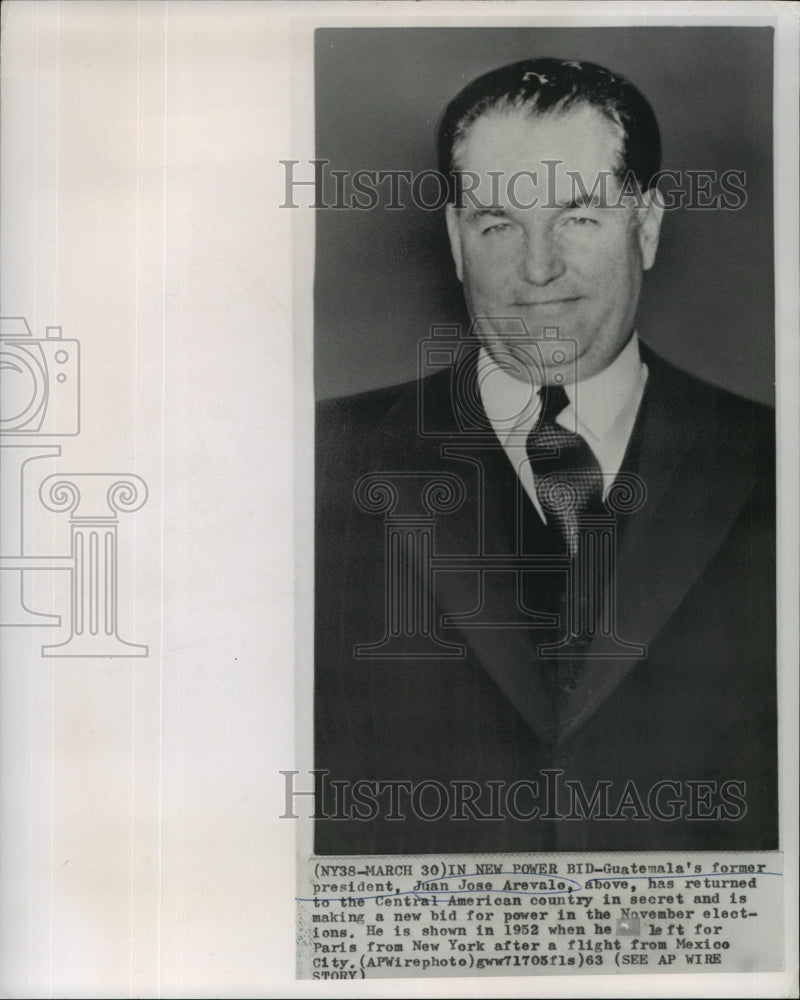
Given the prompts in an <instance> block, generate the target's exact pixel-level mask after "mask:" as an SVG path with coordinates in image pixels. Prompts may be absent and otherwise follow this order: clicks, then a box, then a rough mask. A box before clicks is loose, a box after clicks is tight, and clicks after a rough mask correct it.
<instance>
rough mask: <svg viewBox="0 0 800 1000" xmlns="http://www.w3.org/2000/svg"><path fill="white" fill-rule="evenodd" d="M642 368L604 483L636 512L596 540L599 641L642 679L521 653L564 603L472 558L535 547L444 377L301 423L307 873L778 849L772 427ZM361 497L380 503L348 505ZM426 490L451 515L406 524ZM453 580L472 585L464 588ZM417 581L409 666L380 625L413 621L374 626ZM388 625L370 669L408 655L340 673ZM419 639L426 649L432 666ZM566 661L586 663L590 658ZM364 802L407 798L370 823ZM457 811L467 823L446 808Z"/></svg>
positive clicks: (552, 633)
mask: <svg viewBox="0 0 800 1000" xmlns="http://www.w3.org/2000/svg"><path fill="white" fill-rule="evenodd" d="M643 356H644V360H645V361H646V363H647V365H648V367H649V378H648V381H647V385H646V389H645V394H644V398H643V401H642V404H641V407H640V411H639V413H638V416H637V420H636V423H635V426H634V430H633V434H632V437H631V441H630V444H629V446H628V449H627V452H626V455H625V459H624V462H623V466H622V471H623V472H626V473H632V474H635V475H636V476H638V477H639V479H640V481H641V482H643V483H644V485H645V487H646V493H647V496H646V501H645V502H644V504H643V505H642V506H641V507H640V509H638V510H636V511H635V512H633V513H630V514H629V515H627V516H624V515H622V516H620V517H618V518H617V525H616V530H617V534H618V539H617V545H616V549H617V552H616V557H617V558H616V570H615V581H616V584H615V585H616V601H617V612H616V619H617V629H616V634H617V636H618V637H620V638H621V639H622V640H625V641H626V642H630V643H633V644H639V645H640V646H641V647H642V651H643V655H636V656H633V657H631V656H616V655H607V656H606V657H605V658H597V657H590V658H588V659H580V660H575V661H572V662H571V663H570V662H568V663H567V664H566V665H564V664H562V665H561V668H560V671H559V670H557V671H556V672H555V673H554V672H553V669H552V668H553V661H552V659H550V658H548V657H545V656H543V655H541V653H540V651H539V649H540V645H541V643H542V642H543V640H545V639H548V638H549V639H553V638H554V637H556V636H557V635H558V634H559V628H560V627H562V626H563V616H562V618H561V619H560V620H559V622H558V625H557V627H555V628H554V627H552V626H551V627H550V628H548V627H537V628H531V627H530V622H531V615H530V612H532V611H539V612H542V613H544V614H547V613H550V614H554V613H555V614H559V613H561V612H559V611H558V608H559V605H558V602H555V603H553V602H552V601H548V596H547V595H548V593H554V592H557V591H559V589H561V590H562V591H563V587H561V588H559V581H563V580H565V579H567V578H566V577H565V576H564V574H563V572H560V571H559V570H558V569H557V568H556V569H551V570H549V571H547V570H544V571H538V572H526V573H524V574H522V576H520V572H519V571H516V572H512V571H508V570H507V569H506V570H503V568H502V567H503V561H502V559H499V560H498V559H497V558H495V559H494V561H493V562H492V561H491V560H490V559H489V557H492V556H494V557H498V556H502V555H503V554H506V555H511V556H514V555H515V554H516V555H519V554H520V553H523V552H527V553H536V552H537V551H538V552H541V553H546V552H548V551H550V548H549V546H550V545H551V542H552V539H551V538H548V536H547V534H546V531H545V530H544V529H543V528H542V527H541V520H540V519H539V518H538V517H537V515H536V513H535V511H534V510H533V507H532V505H531V504H530V501H529V500H528V498H527V496H526V495H525V494H524V492H523V491H522V490H521V488H520V486H519V481H518V478H517V476H516V474H515V471H514V470H513V468H512V467H511V464H510V463H509V461H508V460H507V458H506V456H505V454H504V452H503V451H502V449H501V448H500V446H499V443H498V442H497V440H496V438H494V437H493V435H491V433H487V432H488V431H489V425H488V422H487V421H486V418H485V416H483V415H482V413H481V411H480V406H479V405H477V406H475V405H474V404H475V398H476V397H475V396H474V395H473V396H471V397H470V394H469V393H467V394H466V395H465V393H464V385H465V384H468V381H469V380H468V379H467V382H466V383H465V382H464V380H463V379H461V378H460V377H459V379H457V376H456V374H454V370H453V369H448V370H444V371H441V372H439V373H437V374H434V375H432V376H429V377H428V378H426V379H424V380H421V381H420V382H419V383H408V384H405V385H400V386H396V387H392V388H389V389H384V390H379V391H376V392H370V393H365V394H361V395H358V396H355V397H351V398H348V399H341V400H334V401H330V402H327V403H324V404H321V406H320V408H319V423H318V429H317V438H316V455H317V478H316V489H317V525H316V664H315V761H316V765H315V766H316V768H317V769H320V770H322V771H325V772H327V773H326V774H325V775H324V776H319V780H320V782H322V783H325V782H327V783H328V784H327V785H325V787H324V791H325V794H324V796H322V795H319V796H318V801H317V809H318V813H319V814H320V818H318V820H317V823H316V841H315V848H316V850H317V851H318V852H320V853H365V854H368V853H384V852H388V853H405V852H408V853H413V852H450V851H540V850H560V851H591V850H598V851H599V850H662V849H663V850H679V849H680V850H688V849H692V848H693V849H722V850H733V849H769V848H776V847H777V846H778V836H777V746H776V742H777V739H776V665H775V494H774V489H775V470H774V415H773V413H772V412H771V411H769V410H767V409H765V408H764V407H761V406H759V405H757V404H755V403H752V402H749V401H747V400H744V399H741V398H738V397H735V396H733V395H731V394H729V393H727V392H725V391H723V390H720V389H718V388H715V387H713V386H710V385H708V384H705V383H702V382H700V381H698V380H696V379H694V378H692V377H690V376H688V375H686V374H685V373H683V372H680V371H678V370H677V369H675V368H673V367H672V366H670V365H668V364H667V363H666V362H665V361H663V360H662V359H660V358H658V357H657V356H656V355H654V354H653V353H652V352H651V351H649V350H648V349H647V348H646V347H644V346H643ZM467 371H469V369H467ZM457 381H458V384H456V382H457ZM473 388H474V387H473ZM468 397H469V398H468ZM375 473H385V474H386V476H384V477H383V478H388V479H389V480H390V482H391V483H392V484H393V485H392V486H391V487H389V488H386V487H384V488H383V492H381V487H380V485H379V484H378V483H376V481H375V478H374V477H373V479H371V480H370V479H367V480H362V477H364V476H370V474H375ZM443 473H449V474H450V477H451V478H448V479H447V480H446V483H445V485H444V486H443V487H442V489H441V490H440V494H439V499H440V501H441V502H440V503H439V504H438V506H439V507H440V508H448V504H447V497H446V496H445V494H446V493H447V489H448V488H452V489H455V490H456V491H457V492H458V491H459V490H460V492H461V493H463V496H458V497H455V498H452V497H451V499H453V503H452V504H450V505H449V507H450V508H452V509H448V510H446V512H439V513H437V514H436V516H435V518H431V517H430V516H429V515H430V507H431V496H430V494H429V495H427V501H428V505H427V506H426V505H425V503H423V502H422V501H420V500H419V497H420V496H421V495H422V491H423V490H424V487H425V484H426V483H431V482H433V479H434V478H435V477H436V476H437V475H438V476H440V477H441V475H442V474H443ZM378 478H380V477H378ZM359 481H361V486H360V492H359V491H358V490H357V484H358V483H359ZM454 483H455V485H454ZM459 483H460V484H461V485H460V487H459V486H458V484H459ZM354 490H356V492H357V496H355V495H354ZM392 490H394V491H395V494H396V495H395V496H394V498H393V500H394V508H393V510H388V509H387V506H386V505H387V503H388V500H389V494H391V492H392ZM415 497H416V498H417V499H416V500H415ZM459 500H460V505H459V503H458V501H459ZM415 504H416V506H415ZM433 506H434V507H436V506H437V503H436V497H434V498H433ZM387 515H389V516H390V523H387V520H386V519H387ZM537 525H538V527H537ZM392 527H394V529H396V530H395V532H394V535H393V536H392V532H391V530H390V529H391V528H392ZM404 531H405V535H404V534H403V532H404ZM410 535H413V536H414V538H415V539H416V540H417V541H416V542H414V541H413V540H412V541H408V546H409V548H407V549H404V548H403V546H404V545H405V544H406V543H405V542H404V541H403V538H406V540H408V538H409V537H410ZM421 535H426V537H427V538H428V540H429V542H430V546H429V549H428V551H427V552H426V551H425V550H424V544H426V543H419V538H420V536H421ZM390 536H392V537H394V541H387V539H389V538H390ZM398 539H399V541H398ZM392 546H395V547H394V549H392ZM398 546H399V547H398ZM420 552H422V553H423V554H422V555H420V554H419V553H420ZM459 556H461V557H466V562H465V563H464V565H463V568H462V569H459V568H458V563H457V558H458V557H459ZM476 556H477V557H480V558H483V559H484V561H486V560H489V561H486V566H487V567H490V568H492V571H491V572H488V573H484V574H483V576H481V574H480V573H479V570H478V568H477V566H476V559H475V558H474V557H476ZM429 557H430V558H432V559H433V562H432V563H431V564H430V566H431V567H432V568H431V569H429V570H428V571H427V572H428V577H432V578H433V582H434V595H435V604H434V605H433V607H432V609H431V614H432V619H431V621H428V622H427V627H428V634H427V636H426V637H423V638H424V639H425V641H424V642H422V643H421V645H420V643H419V642H418V640H419V636H418V635H417V636H414V635H412V634H411V633H412V632H414V628H411V627H410V626H409V623H408V620H406V619H404V618H403V614H406V615H408V614H411V615H412V617H413V614H414V613H415V612H414V609H412V611H411V612H409V611H407V610H403V608H401V609H400V611H399V618H397V615H398V606H397V601H398V600H400V598H399V597H398V594H400V595H401V596H402V595H405V597H407V598H408V599H409V600H412V599H414V598H413V595H414V594H417V595H418V594H419V574H420V572H426V570H425V566H424V565H423V566H422V568H421V566H420V563H425V560H426V559H428V558H429ZM480 558H478V559H477V563H478V564H479V563H480ZM388 562H392V565H393V566H395V570H396V572H395V579H394V581H393V584H389V583H387V563H388ZM426 565H427V564H426ZM520 565H521V564H520ZM398 567H399V569H398ZM520 581H522V582H520ZM405 597H403V600H405ZM416 599H418V600H419V599H420V598H419V597H417V598H416ZM392 601H394V602H395V606H389V605H391V603H392ZM407 603H408V601H406V604H407ZM423 603H424V601H423ZM415 610H416V613H417V619H416V621H417V622H418V621H419V620H420V619H419V616H420V615H421V616H422V618H423V619H424V617H425V609H424V608H416V609H415ZM562 611H563V609H562ZM470 613H472V616H471V617H470ZM393 614H394V615H395V616H396V617H395V619H392V615H393ZM504 614H505V615H506V617H505V618H504V617H503V615H504ZM448 616H450V617H448ZM452 616H455V619H453V617H452ZM465 619H469V620H465ZM387 620H394V621H395V624H397V622H398V621H400V626H399V634H398V635H396V636H394V637H392V636H389V637H388V638H389V639H390V640H393V641H392V642H390V643H388V644H387V643H384V645H383V647H382V651H383V652H384V653H386V652H390V653H391V652H394V653H395V654H396V653H398V651H399V652H400V653H401V654H402V653H403V652H406V653H407V654H409V655H408V656H406V657H403V656H402V655H401V656H394V657H379V656H375V655H371V653H370V650H369V649H366V650H365V649H364V648H363V647H365V646H369V645H370V644H371V643H372V644H374V643H378V644H380V641H381V640H382V639H384V638H386V637H387ZM454 620H455V622H458V623H459V624H453V621H454ZM550 621H551V623H552V621H553V619H552V618H551V619H550ZM492 622H494V625H492V624H491V623H492ZM476 623H477V624H482V625H483V627H476ZM487 623H489V624H488V625H487ZM396 631H398V630H397V629H396ZM418 631H419V629H417V632H418ZM404 633H405V637H404ZM431 636H434V638H435V641H438V642H439V643H441V644H449V645H448V646H445V645H442V646H440V648H439V652H438V653H437V652H436V650H435V649H434V651H433V653H434V654H435V655H432V654H431ZM404 643H405V646H404ZM358 647H360V652H359V653H358V654H355V653H354V650H356V649H357V648H358ZM451 647H452V648H451ZM454 649H455V651H456V652H458V650H459V649H460V650H461V652H462V653H463V655H461V656H458V655H456V656H452V655H448V654H451V653H453V651H454ZM375 651H376V648H375V647H374V646H373V652H375ZM380 651H381V648H378V649H377V652H380ZM591 651H594V652H599V653H603V652H606V653H608V649H607V648H605V647H604V645H603V640H602V638H601V637H598V638H597V639H596V641H595V643H594V645H592V646H590V647H589V652H591ZM612 653H613V651H612ZM411 654H418V655H411ZM440 654H442V655H440ZM553 678H555V680H554V679H553ZM565 678H566V679H565ZM333 781H341V782H344V783H345V784H342V785H339V786H334V785H332V784H330V783H331V782H333ZM365 781H366V782H372V783H373V784H371V785H370V784H366V785H365V784H363V782H365ZM389 781H401V782H409V783H410V786H404V788H403V789H400V787H399V786H398V790H397V793H396V794H397V796H398V798H397V801H396V802H395V803H394V811H393V814H392V808H391V806H392V803H391V802H390V800H389V797H388V792H387V788H388V786H387V785H386V784H385V783H386V782H389ZM357 782H362V784H361V785H359V786H356V783H357ZM377 782H384V784H383V785H380V786H379V785H377V784H375V783H377ZM424 782H428V783H429V784H428V785H426V786H423V785H422V783H424ZM431 782H438V783H439V786H437V785H434V784H430V783H431ZM492 782H494V783H495V785H494V786H492V785H491V783H492ZM516 782H522V783H523V784H518V785H515V784H514V783H516ZM529 782H536V783H537V784H536V785H535V786H533V785H530V784H528V783H529ZM467 783H471V784H470V785H468V784H467ZM629 783H632V785H631V784H629ZM337 787H338V791H337ZM409 787H410V788H411V789H412V792H413V790H414V789H416V794H417V798H416V800H414V801H413V802H412V798H411V793H410V792H409V791H408V789H409ZM476 788H477V790H478V791H479V792H480V796H481V797H480V798H479V799H476V800H475V801H476V802H477V803H478V805H477V806H475V807H474V808H472V807H470V806H469V805H465V804H464V798H465V797H466V798H467V799H470V798H471V797H473V796H477V794H478V791H476ZM492 788H494V793H492ZM510 788H511V790H512V791H513V790H514V789H516V792H515V793H514V794H513V795H512V794H510V792H509V789H510ZM441 789H444V793H443V792H442V791H441ZM554 789H556V791H554ZM576 789H579V791H576ZM319 790H320V792H321V791H323V784H320V786H319ZM354 794H355V798H356V800H358V799H359V798H360V802H361V804H360V805H359V804H358V801H355V803H354V799H353V795H354ZM443 794H444V796H445V799H446V801H445V803H444V806H445V809H446V812H445V814H444V815H440V814H441V811H442V810H441V808H440V807H441V802H442V795H443ZM492 794H495V796H496V797H495V799H492V798H491V795H492ZM337 795H338V796H339V797H338V798H337ZM459 796H460V797H461V798H460V799H459ZM576 796H577V797H576ZM593 796H595V798H594V800H593V798H592V797H593ZM370 801H377V802H378V803H379V808H377V810H376V809H375V808H373V807H371V806H370V804H369V802H370ZM415 805H416V807H417V808H416V811H417V812H422V813H424V814H425V815H424V816H422V817H421V816H416V815H414V811H415V809H414V806H415ZM537 810H538V811H537ZM376 812H377V815H375V813H376ZM323 816H324V817H326V818H323ZM397 816H402V817H403V818H395V817H397ZM425 817H427V818H425ZM484 817H487V818H484Z"/></svg>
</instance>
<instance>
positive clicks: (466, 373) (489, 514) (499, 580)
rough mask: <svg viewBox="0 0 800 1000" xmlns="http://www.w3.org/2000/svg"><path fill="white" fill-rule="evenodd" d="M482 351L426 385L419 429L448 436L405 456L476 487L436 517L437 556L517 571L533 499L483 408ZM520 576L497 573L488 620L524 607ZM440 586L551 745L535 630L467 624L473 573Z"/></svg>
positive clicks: (438, 576)
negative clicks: (525, 514)
mask: <svg viewBox="0 0 800 1000" xmlns="http://www.w3.org/2000/svg"><path fill="white" fill-rule="evenodd" d="M477 354H478V351H477V347H476V346H475V345H471V344H470V345H467V349H466V350H465V351H464V352H463V354H462V357H461V359H460V360H459V362H458V363H457V364H456V366H455V367H454V368H453V369H450V370H449V372H442V373H441V374H437V375H434V376H432V377H431V379H430V380H428V384H427V385H425V386H423V385H422V384H421V383H420V392H421V396H420V398H419V400H418V406H417V412H418V413H420V414H421V415H422V420H421V424H420V425H419V426H424V427H425V428H426V429H428V430H430V429H437V430H439V431H440V432H441V433H439V434H433V435H431V436H430V438H429V439H428V440H427V441H423V442H421V441H420V439H419V438H418V439H417V442H416V445H415V448H417V454H416V455H415V456H414V457H411V456H408V455H406V458H405V461H406V463H408V462H409V461H413V462H414V463H415V465H417V466H418V467H421V468H422V469H424V468H432V467H436V468H438V469H442V468H446V469H447V471H448V472H451V473H454V474H456V475H460V476H461V477H463V479H464V481H465V483H468V484H469V487H468V489H467V497H466V501H465V504H464V506H463V508H462V509H461V510H459V511H458V512H456V513H455V514H450V515H447V516H444V517H439V518H437V521H436V528H435V543H434V544H435V550H434V551H435V554H436V555H437V556H441V555H444V556H454V557H455V559H454V563H455V561H456V560H457V559H458V558H459V557H467V558H471V557H475V558H472V559H471V561H472V565H473V567H474V565H475V564H476V562H479V561H480V557H482V556H501V557H502V556H507V557H508V562H509V565H510V566H512V567H513V557H514V556H515V555H517V554H518V553H519V537H520V536H519V530H520V520H521V516H522V506H521V505H523V504H529V501H528V499H527V496H526V495H525V494H524V491H523V490H522V487H521V485H520V482H519V478H518V476H517V474H516V471H515V470H514V468H513V466H512V465H511V463H510V462H509V460H508V458H507V456H506V454H505V451H504V450H503V449H502V447H501V445H500V442H499V441H498V439H497V437H496V435H495V433H494V431H493V430H492V426H491V423H490V421H489V420H488V418H487V416H486V414H485V411H484V410H483V405H482V403H481V398H480V391H479V387H478V385H477V379H476V369H477V366H476V361H477ZM434 380H436V383H434ZM437 383H438V384H437ZM429 390H430V391H429ZM426 394H427V395H426ZM387 426H388V427H399V422H398V421H397V420H396V419H392V417H391V416H390V417H389V419H388V420H387ZM420 446H421V447H420ZM420 459H421V463H420ZM517 576H518V573H515V572H514V570H513V568H512V569H510V570H509V571H508V572H494V573H491V574H490V577H491V579H490V580H489V581H488V582H487V594H486V602H485V603H484V605H483V610H484V611H486V613H487V615H488V616H489V617H491V611H492V608H497V609H498V610H500V609H502V611H503V612H504V613H505V614H508V610H509V609H514V608H517V607H518V601H519V593H518V586H517ZM434 584H435V596H436V603H437V605H438V607H439V609H440V611H441V612H442V613H443V615H444V617H445V620H447V618H449V617H452V618H454V619H455V621H453V623H452V624H451V625H450V626H449V627H452V628H453V629H455V630H456V631H458V632H459V634H460V636H461V637H462V638H463V640H464V641H465V642H466V644H467V647H468V649H469V650H470V651H471V653H472V654H473V656H474V657H475V658H476V659H477V660H478V662H479V663H480V665H481V667H482V668H483V669H484V670H485V671H486V672H487V673H488V674H489V676H490V677H491V678H492V679H493V680H494V682H495V683H496V684H497V686H498V688H499V689H500V690H501V691H502V692H503V694H504V695H505V696H506V698H507V699H508V700H509V701H510V702H511V704H512V705H513V706H514V708H515V709H516V710H517V712H519V714H520V715H521V716H522V717H523V718H524V719H525V721H526V722H527V724H528V725H529V726H530V728H531V729H532V730H533V731H534V732H535V733H536V734H537V735H538V737H539V738H540V739H541V740H543V741H544V742H548V743H549V742H552V740H553V738H554V729H555V718H554V713H553V707H552V703H551V700H550V699H549V697H548V695H547V692H546V690H545V688H544V683H543V679H542V676H541V671H540V670H538V669H536V666H537V665H536V663H535V660H534V657H533V653H532V645H531V637H532V636H534V635H535V634H536V632H535V630H531V629H530V628H521V627H515V626H513V625H511V626H509V625H506V626H505V627H504V626H503V625H502V624H501V625H499V626H495V627H487V626H486V625H485V624H483V625H476V624H474V623H473V624H468V623H466V622H465V621H464V618H465V613H468V612H469V611H470V609H473V608H474V607H475V603H476V571H475V570H474V569H470V570H464V571H452V570H450V569H448V570H446V571H440V572H436V573H435V575H434ZM489 588H490V592H489ZM483 596H484V595H483V592H482V593H481V597H482V598H483Z"/></svg>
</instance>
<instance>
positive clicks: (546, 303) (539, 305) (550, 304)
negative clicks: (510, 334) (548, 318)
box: [513, 295, 580, 309]
mask: <svg viewBox="0 0 800 1000" xmlns="http://www.w3.org/2000/svg"><path fill="white" fill-rule="evenodd" d="M579 300H580V296H579V295H572V296H569V297H568V298H561V299H544V300H542V301H534V302H527V301H525V302H514V303H513V305H514V306H516V307H517V308H518V309H558V308H560V307H563V306H568V305H570V303H572V302H578V301H579Z"/></svg>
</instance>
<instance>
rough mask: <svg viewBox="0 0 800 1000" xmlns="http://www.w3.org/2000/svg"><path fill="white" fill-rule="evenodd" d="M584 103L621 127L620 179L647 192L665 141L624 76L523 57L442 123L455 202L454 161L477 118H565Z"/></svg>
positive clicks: (477, 83)
mask: <svg viewBox="0 0 800 1000" xmlns="http://www.w3.org/2000/svg"><path fill="white" fill-rule="evenodd" d="M581 105H584V106H586V107H592V108H596V109H597V111H599V112H600V113H601V114H602V115H603V116H604V117H605V118H607V119H608V120H609V121H611V122H613V123H614V124H615V125H618V126H619V127H620V128H621V129H622V133H623V142H622V149H621V162H620V163H619V164H618V165H617V170H616V174H617V177H618V178H619V180H623V179H624V177H625V176H626V175H627V174H628V173H629V172H630V173H632V174H633V175H634V177H635V178H636V180H637V182H638V184H639V187H640V188H641V190H642V191H646V190H648V189H649V188H650V186H651V183H652V181H653V177H654V175H655V174H656V173H657V172H658V170H659V168H660V166H661V137H660V134H659V131H658V122H657V121H656V117H655V115H654V114H653V109H652V108H651V107H650V105H649V104H648V102H647V100H646V99H645V98H644V97H643V96H642V94H641V93H640V92H639V91H638V90H637V89H636V87H634V86H633V84H632V83H629V82H628V80H626V79H625V78H624V77H622V76H618V75H617V74H616V73H612V72H610V70H607V69H604V68H603V67H602V66H598V65H596V64H595V63H590V62H575V61H573V60H569V59H565V60H562V59H524V60H523V61H522V62H518V63H512V64H511V65H510V66H502V67H501V68H500V69H495V70H492V71H491V72H490V73H486V74H485V75H484V76H480V77H478V79H477V80H473V81H472V83H470V84H468V85H467V86H466V87H465V88H464V89H463V90H462V91H461V92H460V93H459V94H457V95H456V97H454V98H453V100H452V101H451V102H450V104H448V106H447V108H446V109H445V112H444V114H443V116H442V118H441V121H440V123H439V132H438V153H439V171H440V172H441V174H442V175H443V176H444V177H445V178H447V181H448V184H449V189H450V190H449V194H450V198H449V200H450V201H451V202H452V201H454V200H455V188H456V183H455V177H454V172H455V171H456V170H457V168H456V166H455V157H456V155H457V152H458V146H459V143H461V142H462V141H463V140H464V139H465V138H466V135H467V133H468V132H469V129H470V126H471V125H472V124H473V122H475V120H476V119H478V118H480V117H481V115H483V114H485V113H486V112H488V111H515V110H516V111H523V112H527V113H528V114H530V115H531V116H535V115H542V114H547V113H551V114H561V113H563V112H566V111H568V110H569V109H571V108H575V107H579V106H581Z"/></svg>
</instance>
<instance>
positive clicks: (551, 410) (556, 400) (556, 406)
mask: <svg viewBox="0 0 800 1000" xmlns="http://www.w3.org/2000/svg"><path fill="white" fill-rule="evenodd" d="M539 399H541V401H542V408H541V410H540V412H539V419H538V421H537V429H538V427H539V426H541V424H543V423H545V422H546V421H554V420H555V419H556V417H557V416H558V415H559V413H561V411H562V410H566V408H567V407H568V406H569V396H567V394H566V392H565V391H564V387H563V386H562V385H543V386H542V388H541V389H540V390H539Z"/></svg>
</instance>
